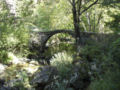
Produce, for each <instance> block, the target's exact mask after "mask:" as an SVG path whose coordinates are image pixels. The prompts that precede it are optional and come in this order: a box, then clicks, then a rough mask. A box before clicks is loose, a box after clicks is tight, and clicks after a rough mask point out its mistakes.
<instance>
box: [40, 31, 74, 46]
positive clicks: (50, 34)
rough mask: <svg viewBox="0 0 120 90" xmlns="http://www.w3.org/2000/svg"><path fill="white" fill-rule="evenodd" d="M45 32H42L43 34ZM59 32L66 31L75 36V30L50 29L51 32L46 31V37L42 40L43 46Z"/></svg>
mask: <svg viewBox="0 0 120 90" xmlns="http://www.w3.org/2000/svg"><path fill="white" fill-rule="evenodd" d="M42 33H43V32H40V34H42ZM59 33H66V34H69V35H71V36H72V37H73V38H74V36H75V35H74V31H72V30H54V31H49V32H44V34H45V36H46V38H45V37H44V40H43V41H42V45H41V46H42V47H44V46H46V43H47V41H48V40H49V39H50V38H51V37H52V36H54V35H56V34H59Z"/></svg>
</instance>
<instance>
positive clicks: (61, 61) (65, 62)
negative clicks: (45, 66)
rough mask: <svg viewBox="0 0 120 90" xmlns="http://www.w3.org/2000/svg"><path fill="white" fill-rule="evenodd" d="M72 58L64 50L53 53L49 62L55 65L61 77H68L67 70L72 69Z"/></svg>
mask: <svg viewBox="0 0 120 90" xmlns="http://www.w3.org/2000/svg"><path fill="white" fill-rule="evenodd" d="M72 62H73V58H72V56H70V55H69V54H67V53H66V52H62V53H58V54H55V55H54V57H52V59H51V61H50V64H51V65H52V66H55V67H57V69H58V71H59V73H60V76H61V77H64V78H65V77H66V78H67V77H68V75H69V72H70V71H71V69H72Z"/></svg>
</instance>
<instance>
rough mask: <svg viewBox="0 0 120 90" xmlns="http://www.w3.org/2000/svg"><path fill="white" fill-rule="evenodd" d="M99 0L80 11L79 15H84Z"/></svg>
mask: <svg viewBox="0 0 120 90" xmlns="http://www.w3.org/2000/svg"><path fill="white" fill-rule="evenodd" d="M97 2H98V0H96V1H95V2H93V3H92V4H91V5H89V6H88V7H87V8H85V9H84V10H83V11H81V12H80V13H79V16H80V15H82V14H83V13H84V12H86V11H87V10H88V9H89V8H91V7H92V6H93V5H95V4H97Z"/></svg>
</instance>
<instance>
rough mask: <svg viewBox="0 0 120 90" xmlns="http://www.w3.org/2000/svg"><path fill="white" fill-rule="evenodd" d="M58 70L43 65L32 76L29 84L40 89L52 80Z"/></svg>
mask: <svg viewBox="0 0 120 90" xmlns="http://www.w3.org/2000/svg"><path fill="white" fill-rule="evenodd" d="M57 73H58V71H57V69H56V67H52V66H45V67H42V68H40V69H39V70H38V71H37V72H36V73H35V74H34V76H33V79H32V81H31V84H32V85H33V86H35V87H36V88H37V89H38V88H39V89H40V90H42V89H43V88H44V87H45V86H46V85H47V84H49V83H50V82H52V81H54V77H55V76H56V75H57Z"/></svg>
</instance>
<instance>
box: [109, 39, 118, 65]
mask: <svg viewBox="0 0 120 90" xmlns="http://www.w3.org/2000/svg"><path fill="white" fill-rule="evenodd" d="M110 54H111V58H112V59H113V60H114V61H115V62H117V63H118V64H119V65H120V38H118V39H117V40H115V41H114V42H113V43H112V45H111V48H110Z"/></svg>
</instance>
